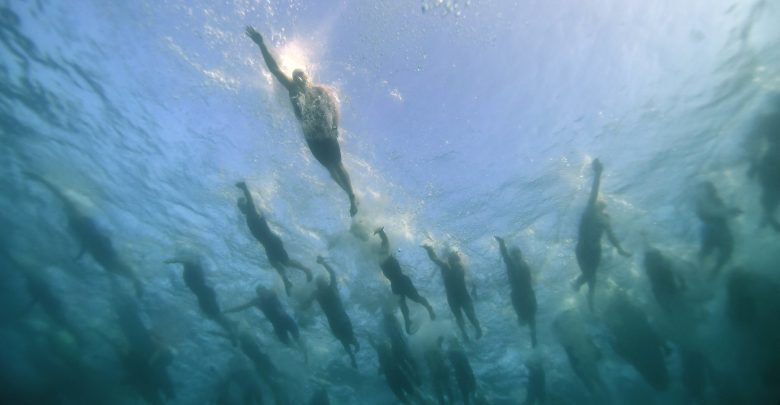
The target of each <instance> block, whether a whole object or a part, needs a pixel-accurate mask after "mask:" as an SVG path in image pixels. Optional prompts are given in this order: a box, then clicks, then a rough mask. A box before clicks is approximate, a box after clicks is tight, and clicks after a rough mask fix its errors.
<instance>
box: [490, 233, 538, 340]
mask: <svg viewBox="0 0 780 405" xmlns="http://www.w3.org/2000/svg"><path fill="white" fill-rule="evenodd" d="M494 238H496V241H498V248H499V250H500V251H501V257H502V258H503V259H504V264H505V265H506V275H507V278H508V279H509V288H510V290H511V291H512V292H511V295H512V306H513V307H514V309H515V313H516V314H517V321H518V323H520V325H521V326H522V325H525V324H528V327H529V329H530V332H531V346H532V347H536V294H535V293H534V288H533V286H532V285H531V269H530V268H529V267H528V263H526V262H525V260H523V256H522V253H521V252H520V249H519V248H517V247H515V248H512V251H511V252H509V251H507V248H506V243H505V242H504V239H503V238H500V237H498V236H494Z"/></svg>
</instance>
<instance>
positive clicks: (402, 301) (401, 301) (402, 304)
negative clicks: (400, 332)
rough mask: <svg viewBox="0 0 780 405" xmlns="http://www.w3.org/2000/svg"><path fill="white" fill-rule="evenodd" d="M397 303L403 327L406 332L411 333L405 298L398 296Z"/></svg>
mask: <svg viewBox="0 0 780 405" xmlns="http://www.w3.org/2000/svg"><path fill="white" fill-rule="evenodd" d="M398 304H399V305H400V307H401V315H403V317H404V327H405V329H406V334H408V335H411V334H412V332H411V330H412V321H411V320H410V319H409V306H408V305H406V298H405V297H404V296H403V295H401V296H400V299H399V301H398Z"/></svg>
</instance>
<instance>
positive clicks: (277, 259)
mask: <svg viewBox="0 0 780 405" xmlns="http://www.w3.org/2000/svg"><path fill="white" fill-rule="evenodd" d="M236 187H238V188H239V189H240V190H241V191H243V192H244V196H243V197H241V198H239V199H238V208H239V209H240V210H241V212H242V213H243V214H244V216H245V217H246V224H247V226H249V230H250V231H251V232H252V236H254V237H255V239H257V241H258V242H260V244H261V245H263V248H264V249H265V254H266V256H267V257H268V262H269V263H271V266H273V267H274V268H275V269H276V271H277V272H278V273H279V276H280V277H281V278H282V281H284V290H285V292H287V295H290V288H291V287H292V283H290V280H289V279H288V278H287V273H286V271H285V268H286V267H294V268H296V269H298V270H301V271H303V272H304V273H306V280H307V281H311V279H312V275H311V270H309V268H307V267H306V266H304V265H303V264H301V263H300V262H298V261H296V260H293V259H290V256H288V255H287V251H286V250H284V245H282V240H281V239H279V236H277V235H276V234H275V233H273V231H272V230H271V228H269V227H268V222H266V220H265V216H264V215H261V214H260V213H259V212H258V210H257V207H255V203H254V201H253V200H252V194H251V193H250V192H249V188H247V186H246V183H245V182H243V181H241V182H238V183H236Z"/></svg>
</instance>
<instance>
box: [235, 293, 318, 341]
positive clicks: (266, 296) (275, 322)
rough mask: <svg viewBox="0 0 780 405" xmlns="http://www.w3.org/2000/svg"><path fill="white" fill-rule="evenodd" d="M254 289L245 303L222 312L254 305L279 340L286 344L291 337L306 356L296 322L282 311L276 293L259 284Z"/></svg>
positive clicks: (240, 309) (239, 309)
mask: <svg viewBox="0 0 780 405" xmlns="http://www.w3.org/2000/svg"><path fill="white" fill-rule="evenodd" d="M255 291H256V293H257V296H256V297H255V298H253V299H252V300H250V301H249V302H247V303H245V304H242V305H239V306H236V307H233V308H230V309H227V310H225V311H224V313H226V314H227V313H231V312H237V311H243V310H245V309H247V308H249V307H253V306H254V307H256V308H257V309H259V310H260V311H262V312H263V315H265V318H266V319H268V321H269V322H271V325H272V326H273V328H274V333H276V337H277V338H279V341H281V342H282V343H284V344H286V345H290V344H291V343H292V342H291V339H292V340H294V341H295V343H296V344H297V345H298V348H299V349H301V351H303V353H304V356H306V350H305V348H304V346H303V342H301V339H300V333H299V331H298V324H297V323H295V320H294V319H293V318H292V317H291V316H290V315H288V314H287V313H286V312H285V311H284V308H283V307H282V303H281V302H280V301H279V298H278V297H277V296H276V294H275V293H274V292H273V291H271V290H269V289H267V288H265V287H263V286H260V285H259V286H257V288H256V289H255Z"/></svg>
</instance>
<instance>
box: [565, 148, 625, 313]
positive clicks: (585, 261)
mask: <svg viewBox="0 0 780 405" xmlns="http://www.w3.org/2000/svg"><path fill="white" fill-rule="evenodd" d="M603 170H604V166H602V165H601V162H600V161H599V160H598V159H595V160H594V161H593V172H594V176H593V186H592V188H591V190H590V198H588V205H587V207H585V212H583V213H582V219H580V228H579V235H578V239H577V249H576V251H575V252H576V254H577V264H579V266H580V271H581V272H582V274H580V275H579V277H577V279H576V280H575V281H574V290H575V291H579V289H580V287H582V285H583V284H585V283H587V284H588V307H590V309H591V311H592V310H593V293H594V292H595V289H596V270H597V269H598V267H599V263H600V262H601V236H602V235H603V234H604V233H605V232H606V234H607V239H608V240H609V242H610V243H612V245H613V246H614V247H615V248H616V249H617V251H618V253H620V254H621V255H622V256H625V257H630V256H631V253H629V252H627V251H625V250H623V248H622V247H621V246H620V242H619V241H618V240H617V237H615V233H614V232H612V225H611V224H610V221H609V215H607V213H606V211H605V210H606V207H607V204H606V203H604V201H601V200H599V199H598V196H599V185H600V184H601V172H602V171H603Z"/></svg>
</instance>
